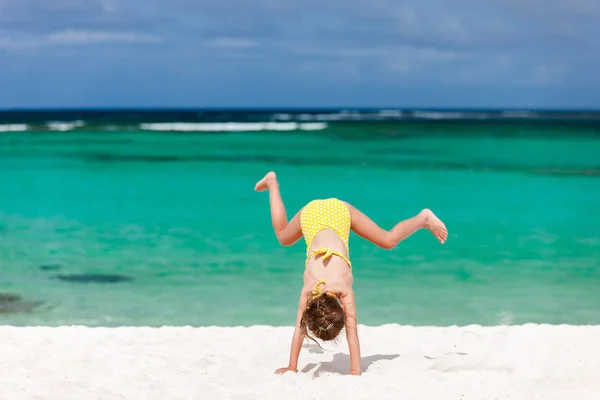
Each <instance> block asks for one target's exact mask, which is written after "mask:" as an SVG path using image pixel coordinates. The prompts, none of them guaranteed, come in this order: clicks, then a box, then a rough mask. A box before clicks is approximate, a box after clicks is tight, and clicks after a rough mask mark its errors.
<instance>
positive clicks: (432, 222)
mask: <svg viewBox="0 0 600 400" xmlns="http://www.w3.org/2000/svg"><path fill="white" fill-rule="evenodd" d="M347 206H348V209H349V210H350V214H351V217H352V230H353V231H354V232H355V233H356V234H357V235H359V236H361V237H363V238H365V239H367V240H369V241H370V242H372V243H374V244H376V245H377V246H379V247H383V248H385V249H392V248H394V247H395V246H396V245H397V244H398V243H400V242H401V241H403V240H404V239H406V238H407V237H409V236H410V235H412V234H413V233H415V232H416V231H418V230H419V229H422V228H425V229H427V230H429V231H430V232H431V233H432V234H433V235H434V236H435V237H436V239H438V240H439V241H440V243H444V242H445V241H446V239H447V238H448V231H447V230H446V226H445V225H444V223H443V222H442V221H441V220H440V219H439V218H438V217H436V216H435V214H434V213H433V212H432V211H431V210H429V209H424V210H423V211H421V212H420V213H419V214H418V215H416V216H414V217H412V218H409V219H406V220H404V221H400V222H399V223H397V224H396V225H395V226H394V227H393V228H392V229H391V230H389V231H386V230H384V229H382V228H380V227H379V226H378V225H377V224H376V223H375V222H373V221H372V220H371V219H370V218H369V217H367V216H366V215H365V214H363V213H362V212H360V211H359V210H357V209H356V208H354V207H353V206H352V205H350V204H347Z"/></svg>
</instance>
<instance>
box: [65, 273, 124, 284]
mask: <svg viewBox="0 0 600 400" xmlns="http://www.w3.org/2000/svg"><path fill="white" fill-rule="evenodd" d="M55 277H56V278H57V279H60V280H61V281H66V282H74V283H118V282H130V281H133V278H132V277H130V276H125V275H117V274H106V275H105V274H73V275H56V276H55Z"/></svg>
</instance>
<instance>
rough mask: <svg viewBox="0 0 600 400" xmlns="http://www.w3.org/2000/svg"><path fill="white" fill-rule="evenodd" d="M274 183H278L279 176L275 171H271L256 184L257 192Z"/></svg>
mask: <svg viewBox="0 0 600 400" xmlns="http://www.w3.org/2000/svg"><path fill="white" fill-rule="evenodd" d="M273 183H277V176H276V175H275V172H273V171H271V172H269V173H268V174H266V175H265V177H264V178H262V179H261V180H260V181H258V182H257V183H256V186H254V190H256V191H257V192H264V191H265V190H267V189H268V188H269V187H270V186H271V185H272V184H273Z"/></svg>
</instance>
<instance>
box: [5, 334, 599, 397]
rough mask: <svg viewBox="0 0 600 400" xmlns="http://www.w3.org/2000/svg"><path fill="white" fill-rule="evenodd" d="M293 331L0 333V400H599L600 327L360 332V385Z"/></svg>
mask: <svg viewBox="0 0 600 400" xmlns="http://www.w3.org/2000/svg"><path fill="white" fill-rule="evenodd" d="M291 334H292V328H291V327H267V326H255V327H249V328H243V327H236V328H222V327H207V328H192V327H163V328H133V327H132V328H130V327H122V328H87V327H59V328H50V327H27V328H18V327H9V326H2V327H0V355H1V358H0V399H7V400H8V399H10V400H18V399H55V400H68V399H77V400H82V399H102V400H110V399H145V400H146V399H157V400H159V399H160V400H166V399H173V400H174V399H215V400H216V399H444V400H448V399H457V400H459V399H463V400H466V399H477V400H482V399H544V400H554V399H556V400H565V399H573V400H587V399H590V400H592V399H593V400H597V399H598V398H600V397H599V396H600V326H588V327H585V326H566V325H561V326H550V325H524V326H498V327H480V326H467V327H407V326H398V325H385V326H380V327H367V326H360V335H361V347H362V366H363V375H362V376H360V377H356V376H349V375H347V371H348V366H349V365H348V364H349V361H348V350H347V347H346V344H345V342H341V343H339V344H337V345H333V346H332V345H327V346H326V349H327V350H328V351H326V352H322V351H321V350H320V349H319V348H318V347H317V346H315V345H314V344H310V345H307V346H305V348H304V349H303V351H302V353H301V355H300V362H299V372H298V374H294V373H288V374H286V375H283V376H278V375H274V374H273V372H274V371H275V369H277V368H279V367H284V366H286V365H287V360H288V354H289V353H288V349H289V344H290V339H291Z"/></svg>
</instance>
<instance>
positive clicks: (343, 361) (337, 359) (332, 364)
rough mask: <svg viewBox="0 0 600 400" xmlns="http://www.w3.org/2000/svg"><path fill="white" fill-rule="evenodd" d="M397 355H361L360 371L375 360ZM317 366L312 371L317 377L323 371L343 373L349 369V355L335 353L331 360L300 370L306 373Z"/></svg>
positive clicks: (388, 358)
mask: <svg viewBox="0 0 600 400" xmlns="http://www.w3.org/2000/svg"><path fill="white" fill-rule="evenodd" d="M398 357H400V354H374V355H372V356H367V357H362V358H361V360H360V369H361V371H362V372H366V371H367V370H368V369H369V367H370V366H371V365H373V364H374V363H376V362H377V361H381V360H393V359H395V358H398ZM317 366H318V368H317V369H316V370H315V371H314V376H315V377H318V376H319V375H320V374H321V373H323V372H326V373H337V374H341V375H345V374H347V373H348V372H349V369H350V356H349V355H348V354H344V353H337V354H335V355H334V356H333V360H331V361H325V362H321V363H317V364H314V363H311V364H307V365H306V366H305V367H304V368H303V369H302V372H304V373H307V372H309V371H310V370H312V369H313V368H315V367H317Z"/></svg>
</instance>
